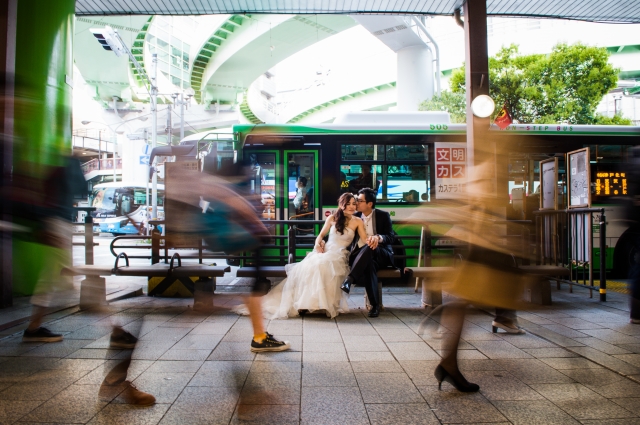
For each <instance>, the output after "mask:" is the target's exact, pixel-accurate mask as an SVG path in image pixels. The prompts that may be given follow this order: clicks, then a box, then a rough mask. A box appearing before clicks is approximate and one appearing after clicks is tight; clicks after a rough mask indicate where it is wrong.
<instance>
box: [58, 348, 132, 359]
mask: <svg viewBox="0 0 640 425" xmlns="http://www.w3.org/2000/svg"><path fill="white" fill-rule="evenodd" d="M121 353H122V350H109V349H105V348H81V349H79V350H76V351H74V352H73V353H71V354H69V355H68V356H67V358H68V359H104V360H108V359H114V358H117V357H118V356H119V355H120V354H121Z"/></svg>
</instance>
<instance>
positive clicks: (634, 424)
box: [580, 418, 640, 425]
mask: <svg viewBox="0 0 640 425" xmlns="http://www.w3.org/2000/svg"><path fill="white" fill-rule="evenodd" d="M580 423H582V424H584V425H640V418H626V419H595V420H582V421H580Z"/></svg>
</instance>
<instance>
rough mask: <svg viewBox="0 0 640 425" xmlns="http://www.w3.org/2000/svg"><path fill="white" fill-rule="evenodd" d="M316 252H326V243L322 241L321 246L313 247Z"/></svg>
mask: <svg viewBox="0 0 640 425" xmlns="http://www.w3.org/2000/svg"><path fill="white" fill-rule="evenodd" d="M313 248H314V249H315V250H316V251H318V252H320V253H323V252H324V241H320V244H316V245H315V246H314V247H313Z"/></svg>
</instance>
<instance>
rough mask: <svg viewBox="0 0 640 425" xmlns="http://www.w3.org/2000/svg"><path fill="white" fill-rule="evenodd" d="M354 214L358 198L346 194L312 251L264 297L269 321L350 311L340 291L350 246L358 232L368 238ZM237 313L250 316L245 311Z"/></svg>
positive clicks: (264, 312)
mask: <svg viewBox="0 0 640 425" xmlns="http://www.w3.org/2000/svg"><path fill="white" fill-rule="evenodd" d="M355 212H356V199H355V197H354V196H353V195H352V194H351V193H344V194H343V195H342V196H340V199H338V210H337V211H336V212H335V214H332V215H330V216H329V217H327V220H326V221H325V223H324V226H323V227H322V230H321V231H320V234H319V235H318V237H317V238H316V243H315V246H314V249H313V251H312V252H311V253H309V254H308V255H307V256H306V257H305V259H304V260H302V261H301V262H300V263H295V264H288V265H287V266H286V271H287V278H286V279H284V280H283V281H282V282H280V283H279V284H278V285H276V286H275V287H274V288H273V289H271V291H270V292H269V293H268V294H267V295H265V296H264V297H262V310H263V314H264V317H265V318H266V319H286V318H288V317H295V316H298V315H299V313H298V310H308V311H309V312H313V311H317V310H324V311H325V312H326V314H327V316H329V317H331V318H334V317H336V316H337V315H338V313H346V312H348V311H349V306H348V304H347V294H345V293H344V292H343V291H342V290H340V285H341V284H342V282H343V281H344V278H345V277H346V276H347V274H348V273H349V264H348V261H349V245H351V242H352V241H353V238H354V236H355V234H356V232H358V235H359V236H360V238H361V239H362V240H365V239H366V237H367V236H366V232H365V229H364V224H363V222H362V220H361V219H360V218H358V217H354V216H353V213H355ZM327 232H328V233H329V241H328V242H327V243H326V245H325V244H324V241H323V238H324V236H325V235H326V234H327ZM237 312H239V313H241V314H247V311H246V307H244V306H242V307H240V308H238V309H237Z"/></svg>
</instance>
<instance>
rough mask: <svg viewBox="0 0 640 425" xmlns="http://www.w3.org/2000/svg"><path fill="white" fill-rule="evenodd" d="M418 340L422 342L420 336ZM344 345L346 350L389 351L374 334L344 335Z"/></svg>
mask: <svg viewBox="0 0 640 425" xmlns="http://www.w3.org/2000/svg"><path fill="white" fill-rule="evenodd" d="M414 335H415V334H414ZM418 341H420V342H422V340H420V338H418ZM344 347H345V348H346V349H347V351H389V349H388V348H387V346H386V345H385V343H384V341H383V340H382V339H381V338H380V337H376V336H355V335H348V336H345V337H344Z"/></svg>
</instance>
